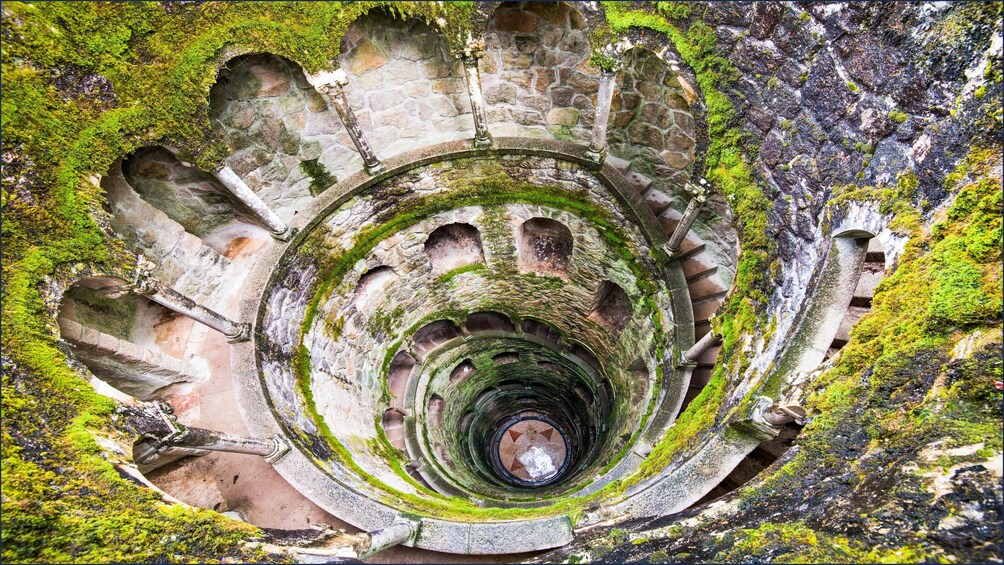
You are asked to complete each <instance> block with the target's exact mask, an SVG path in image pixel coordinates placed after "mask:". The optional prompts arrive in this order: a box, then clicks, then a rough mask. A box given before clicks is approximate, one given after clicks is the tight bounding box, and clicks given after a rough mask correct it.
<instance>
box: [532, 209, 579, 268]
mask: <svg viewBox="0 0 1004 565" xmlns="http://www.w3.org/2000/svg"><path fill="white" fill-rule="evenodd" d="M573 245H574V239H573V238H572V232H571V231H570V230H569V229H568V228H567V227H565V225H564V224H562V223H561V222H557V221H555V220H552V219H550V218H531V219H529V220H527V221H525V222H523V224H522V225H521V226H520V228H519V239H518V250H519V270H520V272H531V271H532V272H539V273H544V274H548V275H558V276H562V277H567V276H568V272H569V270H570V269H571V267H572V247H573Z"/></svg>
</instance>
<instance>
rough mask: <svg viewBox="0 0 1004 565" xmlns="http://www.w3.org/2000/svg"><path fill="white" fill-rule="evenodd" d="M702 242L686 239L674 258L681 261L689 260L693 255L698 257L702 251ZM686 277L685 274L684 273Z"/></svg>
mask: <svg viewBox="0 0 1004 565" xmlns="http://www.w3.org/2000/svg"><path fill="white" fill-rule="evenodd" d="M704 247H705V245H704V242H703V241H699V240H695V239H694V238H691V237H687V238H686V239H684V240H683V243H681V244H680V252H679V253H678V254H677V255H676V256H675V257H676V260H677V261H683V260H684V259H689V258H691V257H694V256H695V255H699V254H701V253H702V252H703V251H704ZM684 275H686V273H684Z"/></svg>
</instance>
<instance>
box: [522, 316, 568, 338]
mask: <svg viewBox="0 0 1004 565" xmlns="http://www.w3.org/2000/svg"><path fill="white" fill-rule="evenodd" d="M520 330H522V332H523V333H525V334H530V335H533V336H536V337H538V338H540V339H543V340H545V341H550V342H551V343H554V344H559V343H561V340H562V338H563V336H562V333H561V331H560V330H558V328H556V327H554V326H552V325H551V324H549V323H547V322H545V321H543V320H536V319H534V318H524V319H523V321H521V322H520Z"/></svg>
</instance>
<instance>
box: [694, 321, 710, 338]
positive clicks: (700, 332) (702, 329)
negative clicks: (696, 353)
mask: <svg viewBox="0 0 1004 565" xmlns="http://www.w3.org/2000/svg"><path fill="white" fill-rule="evenodd" d="M709 331H711V322H709V321H707V320H697V321H696V322H694V341H695V342H696V341H697V340H699V339H701V338H702V337H704V336H705V335H707V333H708V332H709Z"/></svg>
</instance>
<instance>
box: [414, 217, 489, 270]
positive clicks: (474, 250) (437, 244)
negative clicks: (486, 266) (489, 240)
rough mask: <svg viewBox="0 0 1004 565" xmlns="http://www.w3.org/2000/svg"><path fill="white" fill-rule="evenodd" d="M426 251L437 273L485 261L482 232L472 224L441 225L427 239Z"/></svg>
mask: <svg viewBox="0 0 1004 565" xmlns="http://www.w3.org/2000/svg"><path fill="white" fill-rule="evenodd" d="M425 253H426V255H428V256H429V261H430V262H431V263H432V270H433V272H435V273H436V274H440V275H441V274H444V273H448V272H450V271H453V270H455V269H459V268H462V267H467V266H469V265H476V264H478V263H484V262H485V253H484V250H483V249H482V247H481V234H480V233H478V230H477V228H475V227H474V226H472V225H470V224H447V225H445V226H439V227H438V228H436V229H435V230H434V231H433V232H432V233H431V234H429V238H428V239H427V240H425Z"/></svg>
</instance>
